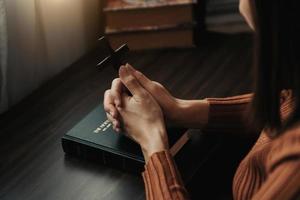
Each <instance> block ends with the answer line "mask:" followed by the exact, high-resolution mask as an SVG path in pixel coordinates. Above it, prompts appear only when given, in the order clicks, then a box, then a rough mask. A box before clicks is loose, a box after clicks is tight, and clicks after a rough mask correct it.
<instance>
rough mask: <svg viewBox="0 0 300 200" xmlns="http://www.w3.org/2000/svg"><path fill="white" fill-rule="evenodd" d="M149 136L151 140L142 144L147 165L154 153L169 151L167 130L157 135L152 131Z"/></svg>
mask: <svg viewBox="0 0 300 200" xmlns="http://www.w3.org/2000/svg"><path fill="white" fill-rule="evenodd" d="M148 135H151V138H149V139H148V141H147V142H146V143H143V144H140V146H141V149H142V152H143V155H144V159H145V162H146V163H147V162H148V159H149V158H150V157H151V156H152V155H153V154H154V153H157V152H161V151H165V150H168V149H169V144H168V138H167V133H166V131H165V130H162V131H159V133H155V134H154V133H153V131H151V133H149V134H148Z"/></svg>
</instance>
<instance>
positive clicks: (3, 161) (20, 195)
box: [0, 33, 252, 200]
mask: <svg viewBox="0 0 300 200" xmlns="http://www.w3.org/2000/svg"><path fill="white" fill-rule="evenodd" d="M101 56H102V57H103V52H102V50H101V48H99V49H97V50H95V51H94V52H91V53H89V54H88V55H87V56H85V57H84V58H82V59H81V60H80V61H78V62H77V63H75V64H73V65H72V66H71V67H69V68H68V69H67V70H65V71H63V72H62V73H61V74H60V75H59V76H57V77H55V78H54V79H52V80H50V81H48V82H46V83H45V84H44V85H43V86H42V87H41V88H40V89H38V90H36V91H35V92H34V93H33V94H32V95H30V96H29V97H28V98H26V99H24V100H23V101H22V102H21V103H19V104H18V105H16V106H14V107H13V108H12V109H11V110H10V111H9V112H7V113H5V114H3V115H1V116H0V199H1V200H71V199H72V200H79V199H84V200H95V199H105V200H106V199H111V200H118V199H120V200H122V199H125V200H126V199H128V200H132V199H135V200H138V199H144V185H143V181H142V179H141V176H137V175H132V174H128V173H125V172H121V171H117V170H114V169H110V168H107V167H105V166H101V165H97V164H93V163H91V162H87V161H83V160H80V159H76V158H72V157H67V156H65V154H64V152H63V151H62V148H61V143H60V139H61V137H62V136H63V135H64V134H65V133H66V132H67V131H68V130H69V129H70V128H72V127H73V126H74V125H75V124H76V123H77V122H78V121H79V120H80V119H81V118H83V117H84V116H85V115H86V114H87V113H88V112H89V111H91V110H92V109H93V108H94V107H95V106H96V105H98V104H99V102H100V101H101V100H102V98H103V92H104V91H105V89H107V88H109V87H110V83H111V81H112V79H113V78H114V77H116V72H115V71H114V70H113V69H112V68H106V69H103V70H101V71H100V70H98V69H96V67H95V66H96V64H97V63H98V62H99V59H100V57H101ZM129 60H130V63H131V64H132V65H133V66H135V67H136V68H138V69H140V70H141V71H142V72H144V73H145V74H146V75H147V76H149V77H150V78H152V79H153V80H156V81H159V82H161V83H163V84H164V85H165V86H166V87H167V88H168V89H169V90H170V91H171V92H172V93H173V94H174V95H175V96H177V97H180V98H186V99H193V98H203V97H224V96H229V95H236V94H241V93H245V92H249V91H251V83H252V75H251V73H252V67H251V65H252V63H251V60H252V36H251V35H247V34H240V35H222V34H216V33H209V34H207V35H206V36H203V42H202V44H201V46H200V47H198V48H194V49H163V50H149V51H140V52H132V53H131V56H130V58H129ZM20 73H21V72H20ZM199 159H200V158H199Z"/></svg>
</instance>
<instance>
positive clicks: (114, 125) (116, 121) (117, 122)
mask: <svg viewBox="0 0 300 200" xmlns="http://www.w3.org/2000/svg"><path fill="white" fill-rule="evenodd" d="M106 117H107V119H108V120H109V121H110V122H111V123H112V125H113V128H114V130H116V129H120V128H121V127H120V122H119V121H118V120H116V119H115V118H113V117H112V116H111V115H110V114H109V113H106Z"/></svg>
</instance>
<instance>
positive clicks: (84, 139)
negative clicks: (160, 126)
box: [62, 105, 189, 173]
mask: <svg viewBox="0 0 300 200" xmlns="http://www.w3.org/2000/svg"><path fill="white" fill-rule="evenodd" d="M167 131H168V136H169V145H170V147H171V148H170V151H171V153H172V155H174V156H175V155H176V153H177V152H178V151H179V150H180V149H181V148H182V147H183V145H184V144H185V143H186V142H187V141H188V140H189V137H188V134H187V132H186V130H185V129H174V128H173V129H172V128H170V129H167ZM62 147H63V150H64V151H65V153H66V154H70V155H73V156H77V157H80V158H83V159H87V160H92V161H94V162H99V163H101V164H104V165H108V166H111V167H114V168H118V169H121V170H125V171H128V172H134V173H140V172H141V171H142V170H143V169H144V164H145V161H144V158H143V155H142V151H141V149H140V146H139V145H138V144H137V143H135V142H134V141H132V140H131V139H129V138H127V137H126V136H124V134H121V133H116V132H115V131H114V130H113V129H112V124H111V123H110V122H109V121H108V120H107V118H106V113H105V111H104V109H103V107H102V106H100V105H99V106H97V107H96V108H95V109H94V110H93V111H91V112H90V113H89V114H88V115H87V116H86V117H84V118H83V119H82V120H81V121H80V122H79V123H78V124H77V125H75V126H74V127H73V128H72V129H71V130H70V131H69V132H68V133H66V134H65V135H64V136H63V138H62Z"/></svg>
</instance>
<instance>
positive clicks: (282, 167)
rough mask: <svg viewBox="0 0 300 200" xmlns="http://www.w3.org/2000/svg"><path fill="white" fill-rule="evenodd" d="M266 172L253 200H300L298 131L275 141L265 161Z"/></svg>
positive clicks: (299, 135) (299, 145) (286, 134)
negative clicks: (264, 178)
mask: <svg viewBox="0 0 300 200" xmlns="http://www.w3.org/2000/svg"><path fill="white" fill-rule="evenodd" d="M266 172H267V177H266V180H265V182H264V183H263V184H262V186H261V187H260V189H259V190H258V192H257V193H256V194H255V195H254V196H253V200H258V199H259V200H269V199H272V200H281V199H285V200H296V199H300V129H298V130H295V131H292V132H286V133H284V135H282V137H281V138H278V139H276V141H275V143H274V145H273V146H272V148H271V151H270V153H269V156H268V157H267V159H266Z"/></svg>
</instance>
